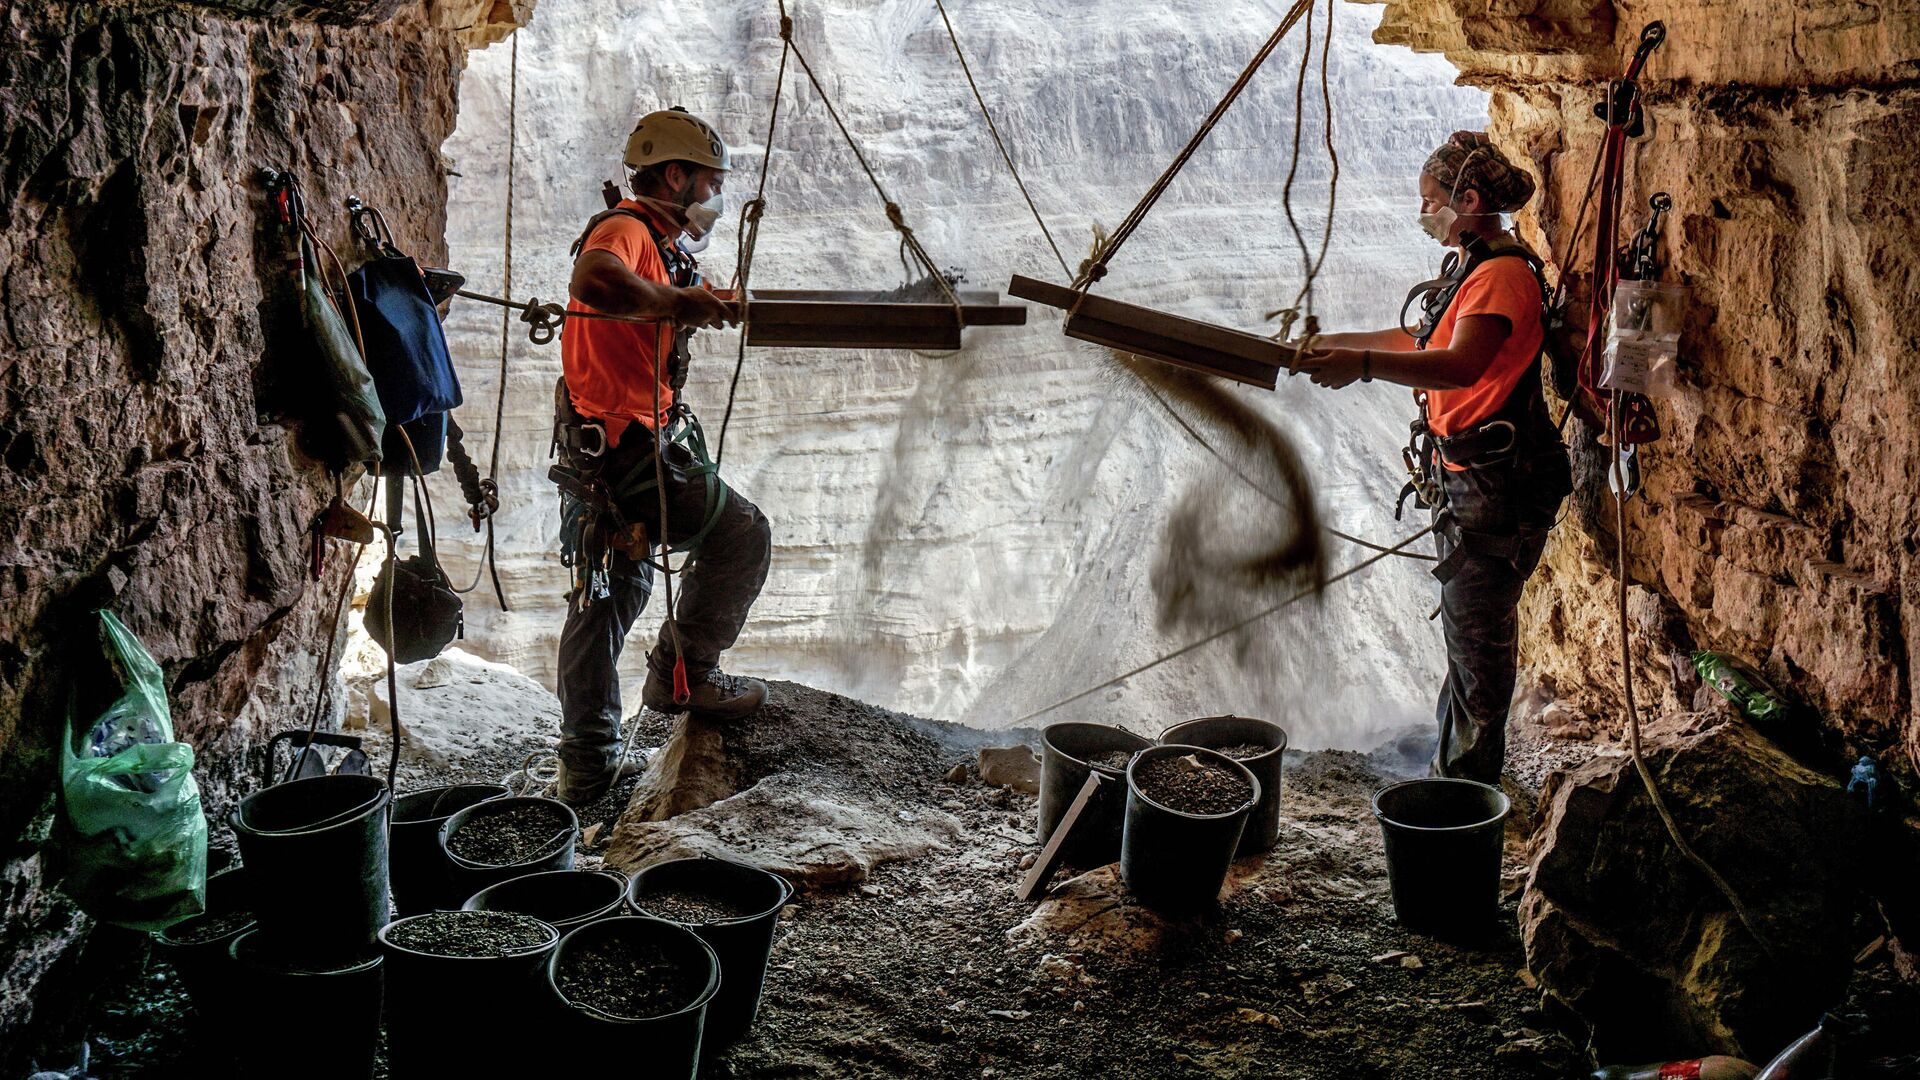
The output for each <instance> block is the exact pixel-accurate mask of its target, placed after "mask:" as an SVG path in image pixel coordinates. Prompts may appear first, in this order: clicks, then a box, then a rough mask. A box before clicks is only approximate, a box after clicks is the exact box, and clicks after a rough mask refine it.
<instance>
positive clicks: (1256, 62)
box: [1073, 0, 1313, 296]
mask: <svg viewBox="0 0 1920 1080" xmlns="http://www.w3.org/2000/svg"><path fill="white" fill-rule="evenodd" d="M1312 7H1313V0H1296V3H1295V4H1294V5H1293V7H1292V8H1290V9H1288V11H1287V14H1286V16H1285V17H1283V18H1282V19H1281V20H1280V25H1279V26H1277V27H1275V28H1274V31H1273V33H1272V34H1269V35H1268V36H1267V40H1266V41H1265V42H1264V43H1263V44H1262V45H1261V46H1260V49H1259V51H1257V52H1255V53H1254V55H1253V59H1251V60H1249V61H1247V66H1246V68H1245V69H1243V70H1242V71H1241V72H1240V77H1239V78H1237V79H1235V80H1234V81H1233V85H1232V86H1230V87H1228V88H1227V92H1226V94H1225V95H1224V96H1223V97H1221V99H1220V100H1219V102H1218V103H1216V104H1215V105H1214V107H1213V111H1212V112H1210V113H1208V114H1207V117H1206V119H1205V120H1203V121H1201V123H1200V128H1199V130H1197V131H1195V132H1194V133H1193V137H1192V138H1190V139H1188V140H1187V145H1186V146H1184V147H1182V148H1181V150H1180V153H1178V154H1177V155H1175V156H1174V159H1173V161H1172V162H1171V163H1170V164H1169V165H1168V166H1167V167H1166V169H1165V170H1164V171H1162V172H1161V174H1160V176H1159V178H1158V179H1156V180H1155V181H1154V182H1153V184H1152V186H1150V187H1148V188H1147V193H1146V194H1145V195H1142V196H1141V197H1140V201H1139V202H1138V203H1136V204H1134V207H1133V209H1132V210H1131V211H1129V212H1128V213H1127V216H1126V218H1125V219H1123V220H1122V221H1121V222H1120V225H1119V227H1118V228H1116V229H1114V230H1113V232H1112V233H1110V234H1109V235H1108V236H1107V237H1106V239H1105V240H1104V241H1102V242H1101V244H1100V248H1099V250H1098V251H1096V252H1094V253H1093V255H1092V256H1090V257H1089V258H1088V259H1087V260H1086V261H1085V262H1083V263H1081V264H1080V273H1079V275H1078V276H1077V277H1076V278H1075V279H1074V282H1073V288H1074V289H1075V290H1076V291H1077V292H1079V293H1080V294H1081V295H1082V296H1084V295H1085V294H1086V292H1087V290H1089V289H1091V288H1092V287H1093V285H1094V283H1095V282H1097V281H1099V280H1100V279H1101V278H1103V277H1106V276H1107V264H1108V263H1109V262H1111V261H1112V260H1113V257H1114V256H1115V255H1118V254H1119V253H1120V248H1121V246H1122V245H1124V244H1125V243H1126V242H1127V240H1128V238H1130V237H1132V236H1133V232H1134V230H1135V229H1138V228H1139V227H1140V223H1141V222H1142V221H1145V220H1146V217H1147V214H1148V212H1149V211H1151V210H1152V209H1153V207H1154V204H1155V203H1157V202H1159V201H1160V196H1161V195H1163V194H1165V193H1166V190H1167V187H1168V186H1169V185H1170V184H1172V183H1173V179H1174V177H1176V176H1178V175H1180V170H1181V169H1183V168H1185V167H1186V164H1187V161H1188V160H1189V159H1190V158H1192V157H1193V154H1194V151H1196V150H1198V149H1200V144H1201V143H1203V142H1205V141H1206V139H1207V136H1208V135H1210V134H1212V133H1213V129H1214V125H1216V124H1218V123H1219V122H1220V118H1221V117H1223V116H1225V115H1226V113H1227V109H1228V108H1230V107H1231V106H1232V105H1233V103H1234V102H1235V101H1236V100H1238V99H1239V97H1240V94H1241V92H1242V91H1244V90H1245V89H1246V88H1247V84H1248V83H1250V82H1252V81H1253V76H1254V73H1255V72H1257V71H1259V70H1260V67H1261V65H1263V64H1265V63H1266V61H1267V57H1269V56H1271V55H1273V50H1274V49H1276V48H1278V47H1279V46H1280V41H1281V39H1282V38H1285V37H1286V36H1287V34H1288V32H1290V31H1291V30H1292V29H1293V27H1294V25H1295V24H1296V23H1298V22H1299V21H1300V19H1301V17H1302V16H1303V15H1305V14H1306V13H1307V12H1308V11H1310V10H1312Z"/></svg>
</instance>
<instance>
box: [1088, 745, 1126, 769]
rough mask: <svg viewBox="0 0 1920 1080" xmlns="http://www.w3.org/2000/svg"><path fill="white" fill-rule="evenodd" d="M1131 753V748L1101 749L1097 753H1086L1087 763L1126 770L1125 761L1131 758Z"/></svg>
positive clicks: (1104, 767)
mask: <svg viewBox="0 0 1920 1080" xmlns="http://www.w3.org/2000/svg"><path fill="white" fill-rule="evenodd" d="M1133 755H1134V751H1132V750H1102V751H1100V752H1099V753H1096V754H1089V755H1087V764H1089V765H1098V766H1100V767H1101V768H1103V769H1112V770H1113V771H1115V772H1126V771H1127V762H1129V761H1132V760H1133Z"/></svg>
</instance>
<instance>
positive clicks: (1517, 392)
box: [1393, 232, 1559, 521]
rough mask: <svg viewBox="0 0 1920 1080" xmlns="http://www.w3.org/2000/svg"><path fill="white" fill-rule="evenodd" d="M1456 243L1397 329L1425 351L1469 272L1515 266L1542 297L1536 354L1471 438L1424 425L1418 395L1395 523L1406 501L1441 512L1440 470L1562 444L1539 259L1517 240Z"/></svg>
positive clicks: (1465, 238) (1499, 461)
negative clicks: (1411, 318)
mask: <svg viewBox="0 0 1920 1080" xmlns="http://www.w3.org/2000/svg"><path fill="white" fill-rule="evenodd" d="M1460 239H1461V247H1462V249H1463V250H1464V251H1465V253H1466V254H1465V257H1464V258H1463V257H1462V256H1461V252H1460V251H1449V252H1447V255H1446V258H1445V259H1443V260H1442V261H1441V264H1440V270H1441V273H1440V276H1439V277H1436V278H1433V279H1431V280H1429V281H1423V282H1421V283H1420V284H1418V285H1415V286H1414V287H1413V288H1412V289H1410V290H1409V291H1408V292H1407V298H1406V300H1405V301H1404V302H1402V303H1401V305H1400V319H1399V322H1400V328H1401V329H1402V330H1403V331H1405V332H1406V334H1407V335H1408V336H1409V337H1411V338H1413V339H1414V343H1415V348H1417V349H1425V348H1426V347H1427V342H1428V341H1429V340H1430V339H1431V338H1432V337H1433V335H1434V333H1435V331H1437V330H1438V329H1439V326H1440V322H1441V320H1442V319H1443V318H1444V317H1445V315H1446V313H1447V310H1448V309H1449V308H1450V307H1452V305H1453V301H1454V298H1455V297H1456V296H1458V295H1459V292H1460V289H1461V287H1462V286H1464V285H1465V284H1466V282H1467V279H1468V278H1469V277H1471V276H1472V275H1473V273H1474V271H1476V270H1478V269H1479V268H1480V267H1481V266H1483V265H1485V264H1486V263H1487V262H1489V261H1490V260H1493V259H1498V258H1518V259H1521V260H1522V261H1524V262H1525V263H1526V264H1527V268H1528V269H1530V270H1532V271H1533V276H1534V281H1535V283H1536V284H1537V285H1538V287H1539V289H1540V305H1541V325H1542V328H1543V333H1542V336H1541V349H1540V352H1539V353H1536V354H1535V356H1534V358H1533V361H1532V363H1531V364H1530V366H1529V367H1528V368H1527V371H1526V373H1525V374H1523V375H1521V377H1520V381H1519V382H1518V383H1517V384H1515V386H1514V388H1513V390H1512V391H1511V392H1510V393H1508V395H1507V398H1506V400H1505V401H1503V402H1502V403H1501V404H1500V407H1499V408H1497V409H1495V410H1494V412H1493V414H1492V415H1491V416H1490V417H1488V418H1487V419H1486V420H1484V421H1482V422H1481V423H1480V424H1478V425H1477V426H1475V427H1474V428H1473V429H1472V430H1471V431H1463V432H1458V433H1456V434H1453V435H1439V434H1436V433H1435V432H1434V431H1433V429H1432V426H1431V424H1430V423H1429V421H1428V415H1427V395H1426V393H1425V391H1419V392H1416V393H1415V395H1414V400H1415V402H1416V403H1417V404H1418V405H1419V409H1420V413H1419V415H1418V416H1416V417H1415V418H1414V420H1413V423H1412V424H1411V425H1410V428H1409V433H1408V438H1407V445H1406V447H1405V448H1404V449H1402V450H1401V452H1400V458H1401V463H1402V464H1403V465H1404V466H1405V467H1406V470H1407V482H1406V484H1405V486H1403V487H1402V488H1401V489H1400V495H1399V498H1398V499H1396V500H1395V501H1394V506H1393V517H1394V520H1395V521H1398V520H1400V518H1401V515H1402V514H1403V513H1404V512H1405V509H1406V502H1407V499H1408V497H1409V496H1411V497H1413V498H1414V500H1415V504H1416V505H1417V506H1419V507H1421V508H1422V509H1428V510H1443V509H1444V508H1445V506H1446V491H1445V487H1444V485H1443V484H1442V483H1441V479H1442V476H1443V475H1444V474H1443V473H1442V472H1441V470H1442V469H1444V468H1445V467H1446V465H1448V464H1451V465H1457V466H1464V467H1466V468H1470V469H1477V468H1492V467H1496V466H1502V465H1506V464H1509V463H1512V462H1514V461H1516V460H1519V459H1523V458H1527V457H1529V456H1531V455H1533V454H1535V453H1537V452H1541V451H1546V450H1550V449H1551V447H1550V446H1549V445H1548V444H1549V443H1551V444H1552V445H1555V446H1557V445H1558V443H1559V439H1558V435H1557V433H1555V432H1554V431H1553V421H1552V418H1551V417H1550V416H1548V415H1547V411H1546V399H1545V396H1544V395H1543V393H1542V390H1541V379H1540V371H1541V366H1542V363H1543V357H1544V356H1545V355H1546V354H1547V351H1548V342H1547V339H1546V335H1545V333H1544V328H1545V325H1546V323H1545V320H1546V318H1547V306H1548V303H1549V301H1548V296H1549V293H1548V289H1547V283H1546V275H1545V268H1544V266H1543V264H1542V263H1541V261H1540V258H1539V256H1537V255H1535V254H1534V253H1533V252H1531V251H1529V250H1528V249H1527V247H1526V246H1525V245H1524V244H1521V243H1520V242H1519V241H1517V240H1511V239H1509V240H1504V241H1497V242H1490V241H1487V240H1484V239H1482V238H1480V237H1479V236H1477V235H1475V234H1474V233H1472V232H1463V233H1461V235H1460ZM1416 303H1418V304H1419V305H1420V320H1419V322H1417V323H1415V324H1413V325H1411V326H1409V325H1408V324H1407V312H1408V311H1409V310H1410V309H1412V307H1413V306H1414V305H1415V304H1416Z"/></svg>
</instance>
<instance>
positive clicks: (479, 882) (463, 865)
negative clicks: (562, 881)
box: [440, 796, 580, 897]
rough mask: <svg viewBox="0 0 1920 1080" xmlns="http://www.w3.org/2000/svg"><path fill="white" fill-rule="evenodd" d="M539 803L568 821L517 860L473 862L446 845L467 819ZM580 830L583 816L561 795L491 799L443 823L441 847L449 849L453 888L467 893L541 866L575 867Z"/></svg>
mask: <svg viewBox="0 0 1920 1080" xmlns="http://www.w3.org/2000/svg"><path fill="white" fill-rule="evenodd" d="M536 803H537V804H541V805H544V806H548V807H552V808H555V815H554V816H555V817H559V818H564V820H565V823H566V824H565V825H564V826H560V825H556V826H555V828H554V838H553V840H552V841H551V842H550V843H548V845H547V846H546V847H544V848H541V849H539V850H538V851H536V852H534V853H533V854H532V855H530V856H528V857H526V858H523V859H521V860H519V861H518V862H512V863H502V864H499V865H494V864H491V863H480V862H472V861H470V860H467V859H463V858H461V857H460V856H458V855H455V854H454V853H453V849H452V848H450V847H448V846H447V842H448V840H449V839H451V838H452V836H453V834H454V833H457V832H459V831H460V830H461V829H462V828H464V827H465V826H466V824H467V823H468V822H470V821H473V820H475V819H476V818H481V817H485V816H488V815H492V814H504V813H511V812H513V811H514V810H516V809H518V808H520V807H522V806H527V805H531V804H536ZM579 832H580V819H579V817H578V816H576V815H575V814H574V812H573V807H571V806H568V805H567V804H566V803H563V802H561V801H560V800H559V799H542V798H536V797H533V796H513V797H510V798H505V799H489V800H487V801H486V802H483V803H478V804H476V805H474V806H469V807H467V808H466V809H465V810H461V811H458V812H456V813H455V814H454V815H453V816H452V817H449V818H448V819H447V820H446V821H444V822H442V823H441V824H440V850H441V851H443V852H445V853H446V856H447V864H448V872H449V873H451V874H452V875H453V889H454V892H455V893H457V894H459V895H461V896H463V897H465V896H472V895H473V894H475V893H477V892H479V891H480V890H481V889H484V888H486V887H487V886H489V885H498V884H499V883H500V882H502V881H511V880H513V879H514V878H517V877H523V876H525V875H527V874H534V873H538V872H540V871H542V870H571V869H573V848H574V840H575V838H576V837H577V836H578V834H579ZM562 833H565V834H566V835H565V839H564V840H563V839H562V838H561V834H562Z"/></svg>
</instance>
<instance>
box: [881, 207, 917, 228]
mask: <svg viewBox="0 0 1920 1080" xmlns="http://www.w3.org/2000/svg"><path fill="white" fill-rule="evenodd" d="M887 220H888V221H891V222H893V227H894V228H896V229H898V230H900V231H901V232H903V233H911V232H913V230H912V229H909V228H907V218H906V215H905V214H903V213H901V211H900V204H899V203H897V202H889V203H888V204H887Z"/></svg>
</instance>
